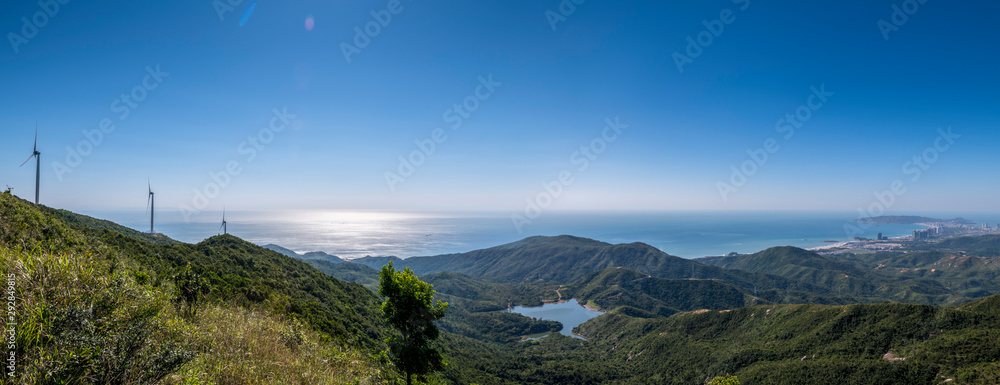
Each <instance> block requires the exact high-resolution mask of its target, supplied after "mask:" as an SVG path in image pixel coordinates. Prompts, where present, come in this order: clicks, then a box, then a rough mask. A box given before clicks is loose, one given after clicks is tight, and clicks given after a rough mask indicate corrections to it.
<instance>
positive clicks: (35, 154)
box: [20, 121, 42, 205]
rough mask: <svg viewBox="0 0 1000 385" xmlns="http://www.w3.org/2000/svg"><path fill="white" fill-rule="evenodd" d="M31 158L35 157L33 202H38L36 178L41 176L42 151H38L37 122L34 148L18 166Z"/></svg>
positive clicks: (22, 165)
mask: <svg viewBox="0 0 1000 385" xmlns="http://www.w3.org/2000/svg"><path fill="white" fill-rule="evenodd" d="M31 158H35V204H36V205H37V204H38V180H39V179H41V176H42V153H40V152H38V122H37V121H36V122H35V148H34V149H33V150H31V156H29V157H28V160H25V161H24V163H21V166H20V167H24V165H25V164H27V163H28V161H29V160H31Z"/></svg>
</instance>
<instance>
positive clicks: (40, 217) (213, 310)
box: [0, 194, 395, 384]
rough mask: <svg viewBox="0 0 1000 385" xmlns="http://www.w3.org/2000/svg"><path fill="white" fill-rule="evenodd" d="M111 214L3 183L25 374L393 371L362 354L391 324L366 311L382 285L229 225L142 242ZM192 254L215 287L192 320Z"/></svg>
mask: <svg viewBox="0 0 1000 385" xmlns="http://www.w3.org/2000/svg"><path fill="white" fill-rule="evenodd" d="M66 218H71V219H73V220H71V221H68V222H67V221H66V220H65V219H66ZM109 223H110V222H103V221H98V220H88V219H86V218H82V217H79V216H76V214H72V213H68V212H63V213H58V215H57V214H56V211H55V210H51V209H48V208H44V207H41V206H36V205H32V204H30V203H27V202H25V201H23V200H20V199H17V198H15V197H13V196H11V195H10V194H0V256H2V258H0V268H2V273H3V274H4V276H5V277H6V276H7V274H13V275H14V277H16V279H15V281H16V287H17V290H18V298H19V302H18V306H19V309H18V310H19V312H18V314H19V317H18V319H17V321H18V330H17V336H16V338H17V346H18V351H17V352H16V353H17V355H18V357H19V360H20V366H19V368H18V369H19V371H18V373H19V375H21V376H22V377H20V378H19V380H24V382H29V383H35V382H42V383H48V382H51V383H136V384H138V383H142V384H146V383H153V382H156V381H158V380H159V381H165V382H176V381H182V380H183V381H187V380H189V379H202V380H204V381H205V382H204V383H274V382H279V383H280V382H285V383H288V382H301V381H300V380H302V381H306V380H305V379H309V380H308V381H306V382H309V383H342V382H343V380H345V379H352V380H359V381H362V382H366V381H375V382H379V383H382V382H384V381H390V380H392V379H393V378H394V376H395V374H394V373H392V372H391V371H386V370H385V369H384V368H383V367H382V366H381V364H378V363H377V362H375V361H373V360H372V359H370V358H368V357H369V354H370V353H371V352H373V351H374V350H376V349H373V348H372V347H378V346H381V344H382V339H383V336H385V335H388V332H387V330H386V327H385V324H384V322H382V321H381V320H380V319H379V318H378V317H377V316H374V315H375V314H376V313H375V312H377V304H378V302H379V301H378V298H377V296H376V295H374V293H371V292H370V291H368V290H367V289H364V288H363V287H361V286H360V285H356V284H346V283H343V282H340V281H338V280H336V279H334V278H332V277H329V276H327V275H325V274H323V273H321V272H319V271H317V270H315V269H313V268H311V267H309V266H308V265H307V264H305V263H303V262H299V261H294V260H292V259H290V258H287V257H284V256H281V255H279V254H277V253H273V252H270V251H267V250H264V249H261V248H258V247H256V246H253V245H251V244H249V243H246V242H243V241H242V240H239V239H236V238H234V237H231V236H221V237H214V238H212V239H209V240H206V241H205V242H202V243H201V244H198V245H187V244H183V243H177V242H172V241H162V240H161V241H160V242H158V243H150V242H148V241H147V240H145V239H144V238H142V237H139V238H131V237H130V236H129V233H128V232H127V231H122V230H121V229H119V228H117V227H116V226H117V225H113V224H111V225H109ZM94 224H97V226H96V227H86V226H93V225H94ZM188 263H190V264H191V266H192V267H194V268H196V269H198V270H199V273H201V275H202V276H204V277H207V278H208V281H209V282H210V286H211V288H212V290H211V291H210V294H209V296H208V302H206V303H205V304H203V305H201V306H200V309H199V310H200V311H199V312H198V315H197V316H194V317H191V316H185V314H184V312H181V311H180V305H181V304H180V302H179V301H178V298H179V295H178V294H179V293H178V289H177V287H176V286H175V285H174V275H175V274H176V273H177V272H179V271H181V268H182V267H184V266H187V265H188ZM191 314H194V312H192V313H191ZM331 337H332V338H331ZM234 357H241V360H242V362H244V363H246V365H244V364H241V363H236V362H233V361H234ZM241 379H242V380H241ZM297 379H299V380H297ZM313 380H316V381H313ZM192 381H193V380H192ZM186 383H199V382H197V381H196V382H186Z"/></svg>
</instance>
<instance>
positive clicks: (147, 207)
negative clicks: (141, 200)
mask: <svg viewBox="0 0 1000 385" xmlns="http://www.w3.org/2000/svg"><path fill="white" fill-rule="evenodd" d="M150 199H152V196H149V195H147V196H146V214H149V200H150Z"/></svg>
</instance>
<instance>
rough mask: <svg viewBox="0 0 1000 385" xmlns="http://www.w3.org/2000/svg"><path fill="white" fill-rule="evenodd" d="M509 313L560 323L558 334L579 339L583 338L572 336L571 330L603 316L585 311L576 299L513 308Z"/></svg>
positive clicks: (599, 313)
mask: <svg viewBox="0 0 1000 385" xmlns="http://www.w3.org/2000/svg"><path fill="white" fill-rule="evenodd" d="M511 311H513V312H514V313H518V314H521V315H523V316H526V317H532V318H538V319H543V320H549V321H559V322H562V324H563V328H562V330H560V331H559V333H562V334H563V335H566V336H570V337H573V338H579V339H585V338H583V337H580V336H575V335H573V328H575V327H577V325H580V324H582V323H584V322H587V321H588V320H590V319H591V318H594V317H597V316H599V315H601V314H604V312H599V311H593V310H587V308H585V307H583V306H582V305H580V303H579V302H576V299H571V300H569V301H566V302H562V303H549V304H545V305H542V306H538V307H523V306H515V307H514V308H513V309H511Z"/></svg>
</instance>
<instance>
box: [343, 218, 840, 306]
mask: <svg viewBox="0 0 1000 385" xmlns="http://www.w3.org/2000/svg"><path fill="white" fill-rule="evenodd" d="M389 260H392V261H394V262H395V264H396V266H399V267H409V268H411V269H413V271H414V272H416V273H417V274H431V273H437V272H454V273H461V274H465V275H468V276H470V277H473V278H477V279H483V280H487V281H493V282H503V283H519V282H520V283H551V284H568V283H571V282H574V281H576V280H579V279H581V278H584V277H585V276H587V275H588V274H591V273H593V272H596V271H601V270H603V269H606V268H611V267H614V268H618V267H620V268H625V269H629V270H634V271H637V272H640V273H644V274H649V275H652V276H654V277H657V278H666V279H718V280H722V281H725V282H727V283H730V284H733V285H736V286H739V287H743V288H748V289H751V290H753V289H755V288H757V289H759V290H760V291H761V292H764V291H768V290H770V292H768V293H767V295H768V300H770V301H775V302H786V301H787V300H790V299H791V298H796V299H798V300H806V299H810V300H814V301H817V302H822V303H830V301H835V300H834V299H832V298H826V299H823V297H824V296H827V295H830V294H832V292H831V291H830V290H829V289H827V288H824V287H822V286H817V285H814V284H812V283H809V282H803V281H797V280H792V279H788V278H784V277H779V276H776V275H768V274H761V273H752V272H745V271H738V270H726V269H722V268H719V267H716V266H710V265H705V264H702V263H698V262H695V261H692V260H688V259H684V258H680V257H676V256H673V255H670V254H667V253H665V252H663V251H660V250H659V249H657V248H655V247H652V246H650V245H647V244H644V243H638V242H637V243H628V244H618V245H612V244H609V243H604V242H599V241H595V240H592V239H587V238H580V237H574V236H569V235H561V236H555V237H542V236H537V237H530V238H526V239H524V240H521V241H518V242H513V243H509V244H505V245H501V246H496V247H491V248H488V249H482V250H475V251H470V252H467V253H461V254H447V255H438V256H431V257H412V258H407V259H398V258H394V257H388V258H387V257H380V258H373V257H366V258H359V259H355V260H352V261H351V262H354V263H359V264H363V265H367V266H369V267H373V268H378V267H380V266H382V264H384V263H386V262H388V261H389Z"/></svg>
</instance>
